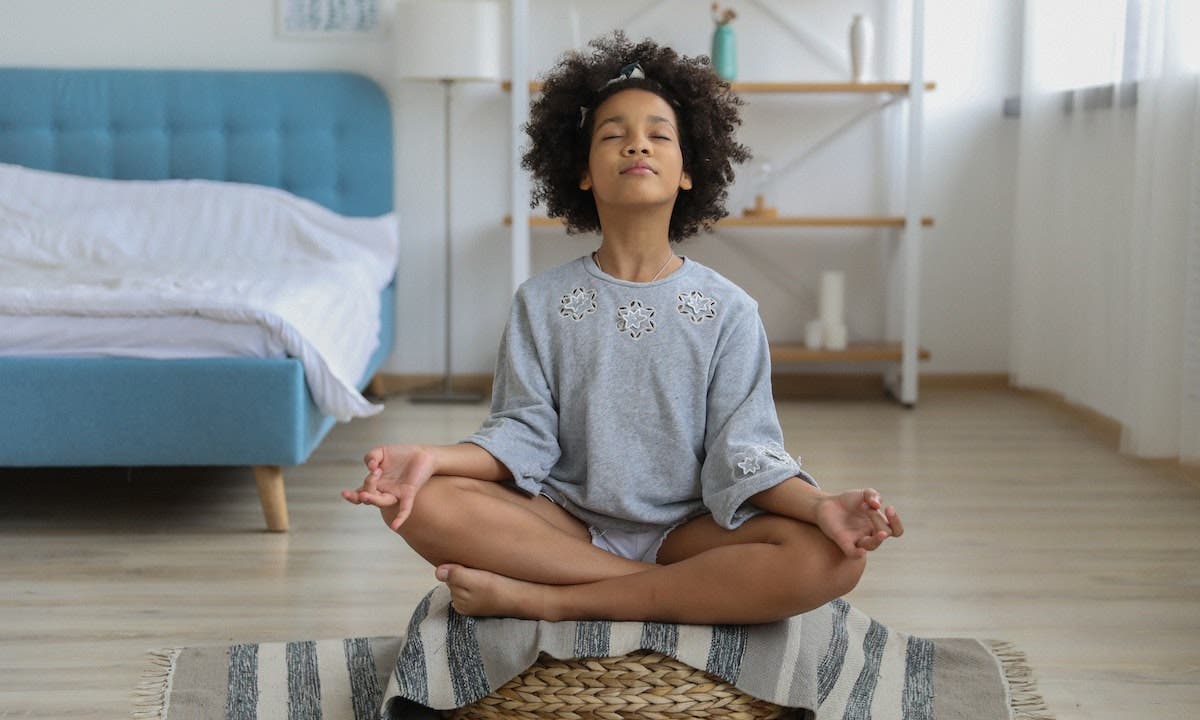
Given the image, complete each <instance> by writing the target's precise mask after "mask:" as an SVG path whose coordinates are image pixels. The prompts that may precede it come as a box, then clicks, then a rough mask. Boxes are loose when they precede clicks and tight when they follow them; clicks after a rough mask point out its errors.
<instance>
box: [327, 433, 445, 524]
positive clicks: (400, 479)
mask: <svg viewBox="0 0 1200 720" xmlns="http://www.w3.org/2000/svg"><path fill="white" fill-rule="evenodd" d="M363 464H365V465H366V466H367V477H366V478H365V479H364V480H363V483H362V485H361V486H360V487H359V488H358V489H357V490H343V491H342V497H343V498H345V499H346V500H347V501H348V502H352V503H354V504H355V505H374V506H375V507H377V508H379V509H380V511H381V512H382V513H383V516H384V520H385V521H386V522H387V524H388V527H390V528H391V529H392V530H398V529H399V528H400V526H401V525H402V524H404V521H405V520H407V519H408V516H409V515H410V514H411V513H412V508H413V502H414V501H415V499H416V497H417V492H418V491H419V490H420V489H421V486H422V485H424V484H425V483H426V481H428V480H429V478H430V477H432V476H433V472H434V457H433V453H432V452H430V451H429V450H428V449H426V448H423V447H421V446H419V445H385V446H382V447H377V448H375V449H373V450H371V451H370V452H368V453H367V454H366V456H365V457H363Z"/></svg>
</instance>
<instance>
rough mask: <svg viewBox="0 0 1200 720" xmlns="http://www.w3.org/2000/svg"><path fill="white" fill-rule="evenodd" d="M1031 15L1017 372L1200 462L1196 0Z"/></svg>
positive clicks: (1058, 4)
mask: <svg viewBox="0 0 1200 720" xmlns="http://www.w3.org/2000/svg"><path fill="white" fill-rule="evenodd" d="M1025 15H1026V16H1025V35H1024V50H1025V53H1024V71H1023V83H1022V84H1023V87H1022V92H1021V109H1020V120H1019V123H1020V140H1019V156H1018V159H1017V193H1016V197H1017V202H1016V218H1015V222H1014V235H1015V237H1014V294H1013V317H1012V343H1011V348H1012V350H1011V352H1012V356H1011V358H1010V368H1011V372H1012V377H1013V381H1014V383H1015V384H1016V385H1018V386H1020V387H1027V388H1036V389H1043V390H1050V391H1053V392H1057V393H1059V394H1061V395H1062V396H1063V397H1064V398H1065V399H1067V400H1068V401H1070V402H1073V403H1077V404H1080V405H1083V406H1085V407H1088V408H1091V409H1093V410H1095V411H1097V412H1100V413H1102V414H1104V415H1107V416H1109V417H1111V418H1114V419H1116V420H1117V421H1118V422H1119V423H1120V424H1121V426H1122V439H1121V443H1122V450H1123V451H1125V452H1129V453H1131V454H1134V455H1137V456H1141V457H1155V458H1177V459H1179V460H1181V461H1184V462H1200V38H1198V37H1197V35H1198V34H1200V31H1198V30H1197V28H1200V3H1197V2H1195V0H1026V3H1025Z"/></svg>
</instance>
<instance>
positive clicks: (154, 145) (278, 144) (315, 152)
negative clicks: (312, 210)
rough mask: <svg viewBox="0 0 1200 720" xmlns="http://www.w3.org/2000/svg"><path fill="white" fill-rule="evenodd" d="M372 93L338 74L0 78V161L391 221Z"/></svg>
mask: <svg viewBox="0 0 1200 720" xmlns="http://www.w3.org/2000/svg"><path fill="white" fill-rule="evenodd" d="M391 138H392V125H391V113H390V109H389V107H388V101H387V98H386V96H385V95H384V93H383V92H382V91H381V90H380V88H379V86H378V85H377V84H375V83H374V82H373V81H372V80H370V79H369V78H367V77H364V76H362V75H357V74H352V73H342V72H265V71H264V72H251V71H204V70H84V69H80V70H75V69H42V68H0V162H5V163H13V164H18V165H24V166H26V167H31V168H37V169H41V170H53V171H57V172H66V173H72V174H76V175H87V176H92V177H102V178H114V179H143V180H160V179H168V178H201V179H208V180H228V181H234V182H245V183H254V184H256V185H267V186H270V187H278V188H282V189H284V190H287V191H289V192H292V193H295V194H296V195H300V196H302V197H306V198H309V199H311V200H314V201H316V202H319V203H321V204H322V205H325V206H326V207H328V208H330V209H331V210H334V211H337V212H339V213H342V214H344V215H355V216H371V215H381V214H383V213H387V212H390V211H391V210H392V206H393V193H392V178H393V167H392V150H391V149H392V141H391Z"/></svg>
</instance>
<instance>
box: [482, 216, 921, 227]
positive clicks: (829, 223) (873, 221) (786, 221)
mask: <svg viewBox="0 0 1200 720" xmlns="http://www.w3.org/2000/svg"><path fill="white" fill-rule="evenodd" d="M504 224H505V225H512V216H511V215H505V216H504ZM562 224H563V223H562V221H561V220H559V219H557V218H548V217H545V216H544V215H531V216H530V217H529V226H530V227H559V226H562ZM921 224H922V225H923V226H925V227H930V226H932V225H933V218H931V217H924V218H921ZM717 227H890V228H903V227H904V218H903V217H901V216H898V215H891V216H889V215H881V216H874V215H861V216H854V215H849V216H815V215H814V216H808V215H806V216H788V215H781V216H778V217H744V216H733V215H731V216H729V217H727V218H722V219H721V220H719V221H718V222H717Z"/></svg>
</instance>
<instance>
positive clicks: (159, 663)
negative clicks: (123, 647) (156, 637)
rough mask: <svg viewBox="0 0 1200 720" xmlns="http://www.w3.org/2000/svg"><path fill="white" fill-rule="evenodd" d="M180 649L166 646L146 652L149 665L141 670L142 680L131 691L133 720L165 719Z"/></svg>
mask: <svg viewBox="0 0 1200 720" xmlns="http://www.w3.org/2000/svg"><path fill="white" fill-rule="evenodd" d="M182 651H183V648H166V649H164V650H152V651H150V652H149V653H148V654H147V655H148V657H147V660H148V661H149V664H150V667H148V668H146V670H144V671H143V672H142V680H141V682H140V683H138V686H137V688H136V689H134V691H133V715H131V717H132V718H133V720H166V718H167V710H168V709H169V708H168V706H169V705H170V697H171V682H172V680H173V679H174V677H175V662H176V661H177V660H178V659H179V653H180V652H182Z"/></svg>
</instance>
